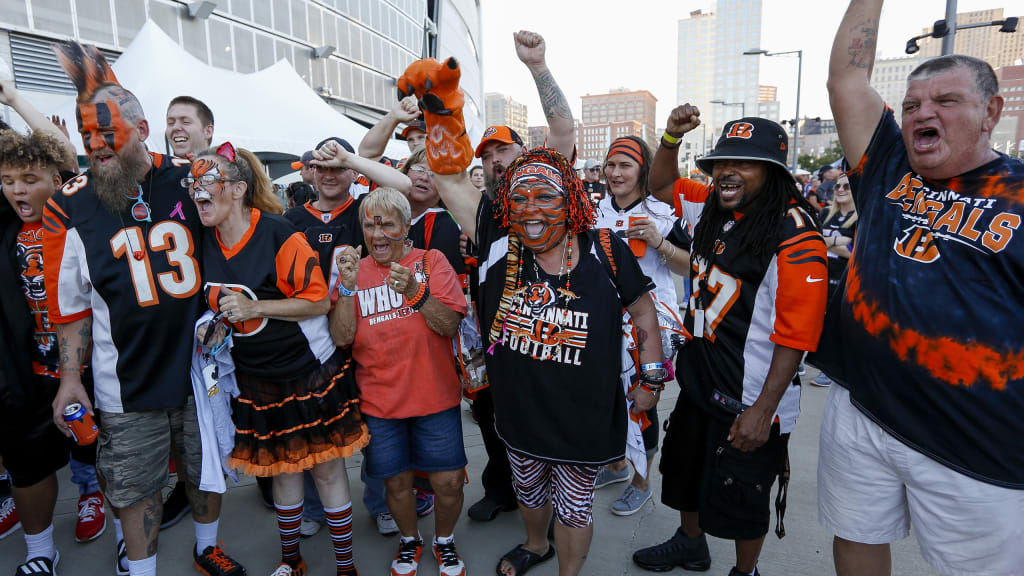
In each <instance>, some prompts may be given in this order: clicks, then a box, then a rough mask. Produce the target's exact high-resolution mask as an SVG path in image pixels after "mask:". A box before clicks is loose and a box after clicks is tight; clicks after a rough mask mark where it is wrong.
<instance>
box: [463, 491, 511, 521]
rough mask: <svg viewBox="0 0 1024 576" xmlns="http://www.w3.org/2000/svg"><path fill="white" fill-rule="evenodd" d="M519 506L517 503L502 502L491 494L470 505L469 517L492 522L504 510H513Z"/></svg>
mask: <svg viewBox="0 0 1024 576" xmlns="http://www.w3.org/2000/svg"><path fill="white" fill-rule="evenodd" d="M518 508H519V505H518V504H516V503H513V504H502V503H501V502H498V501H497V500H495V499H493V498H491V497H490V496H486V495H485V496H484V497H483V498H481V499H480V500H479V501H478V502H477V503H476V504H473V505H472V506H470V507H469V512H468V514H469V517H470V518H472V519H473V520H476V521H477V522H490V521H491V520H494V519H495V518H496V517H497V516H498V514H500V513H502V512H511V511H513V510H516V509H518Z"/></svg>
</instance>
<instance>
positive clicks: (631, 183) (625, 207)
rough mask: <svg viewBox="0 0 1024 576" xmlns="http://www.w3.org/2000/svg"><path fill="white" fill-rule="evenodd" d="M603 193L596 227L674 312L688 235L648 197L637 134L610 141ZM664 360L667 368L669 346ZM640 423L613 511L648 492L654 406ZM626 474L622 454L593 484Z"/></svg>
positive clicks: (647, 154) (632, 508)
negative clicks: (643, 457)
mask: <svg viewBox="0 0 1024 576" xmlns="http://www.w3.org/2000/svg"><path fill="white" fill-rule="evenodd" d="M603 168H604V174H605V180H606V182H607V187H608V194H606V195H605V196H604V198H602V199H601V201H600V202H598V205H597V227H598V228H608V229H610V230H612V231H613V232H615V234H616V235H617V236H619V237H620V238H623V239H625V240H627V241H628V243H629V247H630V249H631V251H632V252H633V255H634V256H636V258H637V260H638V261H639V262H640V269H641V270H643V271H644V274H646V275H647V276H649V277H650V278H651V279H652V280H654V285H655V289H654V292H652V295H653V297H654V298H655V300H656V303H657V306H659V307H661V309H664V310H666V311H667V312H675V311H676V310H677V309H678V308H677V303H676V287H675V282H674V281H673V279H672V274H673V273H676V274H686V273H687V272H688V268H689V265H690V251H689V250H690V238H689V235H688V234H686V232H685V231H684V230H683V228H682V227H681V225H680V220H679V219H678V218H676V217H675V216H674V214H673V212H672V207H671V206H669V205H668V204H665V203H664V202H661V201H659V200H657V199H656V198H653V197H651V190H650V185H649V176H650V170H651V151H650V149H649V148H648V147H647V143H646V142H644V141H643V140H641V139H640V138H637V137H636V136H625V137H622V138H618V139H616V140H615V141H613V142H612V145H611V146H610V147H609V148H608V153H607V155H606V156H605V161H604V166H603ZM664 355H665V356H666V357H665V358H664V359H663V363H664V364H665V366H666V367H668V368H671V366H672V364H671V363H672V357H671V353H670V351H665V354H664ZM646 415H647V421H646V422H644V423H643V441H644V450H645V451H646V452H647V470H646V471H645V473H644V474H641V473H635V474H633V481H632V482H631V483H630V484H629V485H628V486H626V489H625V490H624V491H623V493H622V495H621V496H620V497H619V499H618V500H616V501H615V503H614V504H612V513H613V514H616V515H619V516H629V515H632V514H634V513H636V512H637V511H638V510H640V508H641V507H642V506H643V505H644V504H645V503H646V502H647V501H648V500H650V498H651V488H650V485H649V481H648V480H649V474H650V468H651V464H652V463H653V462H654V455H655V454H656V453H657V451H658V411H657V410H655V409H651V410H648V411H647V413H646ZM627 480H629V465H628V464H627V462H626V461H625V460H623V461H620V462H616V463H613V464H609V465H608V466H605V467H603V468H601V471H600V472H599V473H598V475H597V488H602V487H604V486H607V485H609V484H613V483H616V482H625V481H627Z"/></svg>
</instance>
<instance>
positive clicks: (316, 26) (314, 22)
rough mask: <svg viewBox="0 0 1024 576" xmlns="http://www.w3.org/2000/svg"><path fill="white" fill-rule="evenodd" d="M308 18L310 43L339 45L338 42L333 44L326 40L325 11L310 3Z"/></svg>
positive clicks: (314, 44)
mask: <svg viewBox="0 0 1024 576" xmlns="http://www.w3.org/2000/svg"><path fill="white" fill-rule="evenodd" d="M307 18H308V19H309V20H308V21H309V43H310V44H312V45H313V46H322V45H324V44H327V45H330V46H334V47H337V46H338V45H337V44H331V43H330V42H325V41H324V24H323V20H324V17H323V11H321V10H320V9H319V8H317V7H316V6H314V5H312V4H310V5H309V10H308V11H307Z"/></svg>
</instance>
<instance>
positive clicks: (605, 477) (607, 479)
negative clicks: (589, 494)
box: [594, 466, 629, 490]
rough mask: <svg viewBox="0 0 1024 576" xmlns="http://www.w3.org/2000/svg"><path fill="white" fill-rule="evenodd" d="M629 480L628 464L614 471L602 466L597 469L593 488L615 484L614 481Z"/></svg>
mask: <svg viewBox="0 0 1024 576" xmlns="http://www.w3.org/2000/svg"><path fill="white" fill-rule="evenodd" d="M626 480H629V466H626V467H625V468H623V469H622V470H620V471H618V472H616V471H614V470H612V469H611V468H609V467H607V466H602V467H601V469H600V470H598V471H597V482H595V483H594V490H598V489H600V488H604V487H605V486H607V485H609V484H615V483H616V482H625V481H626Z"/></svg>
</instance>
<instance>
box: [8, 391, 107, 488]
mask: <svg viewBox="0 0 1024 576" xmlns="http://www.w3.org/2000/svg"><path fill="white" fill-rule="evenodd" d="M83 383H84V382H83ZM59 384H60V383H59V382H58V381H57V380H55V379H53V378H36V380H35V382H33V385H34V387H33V394H32V396H31V397H30V398H27V399H24V400H22V401H19V402H18V403H16V404H13V403H5V404H3V405H0V457H3V465H4V468H6V469H7V472H8V473H10V475H11V483H12V484H13V485H14V486H16V487H18V488H27V487H29V486H33V485H35V484H38V483H39V482H41V481H42V480H44V479H46V477H47V476H49V475H51V474H53V473H54V472H56V471H57V470H60V469H61V468H63V467H64V466H66V465H67V463H68V457H69V456H74V458H75V460H78V461H79V462H83V463H85V464H95V463H96V443H95V442H93V443H92V444H90V445H88V446H79V445H78V444H76V443H75V441H74V440H72V439H70V438H68V437H66V436H64V434H62V433H61V431H60V430H58V429H57V426H56V425H54V423H53V407H52V405H51V404H52V402H53V398H54V396H56V394H57V388H58V386H59ZM89 388H91V386H88V385H87V390H88V389H89ZM88 391H89V392H91V390H88ZM91 396H92V395H91V394H90V397H91Z"/></svg>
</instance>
